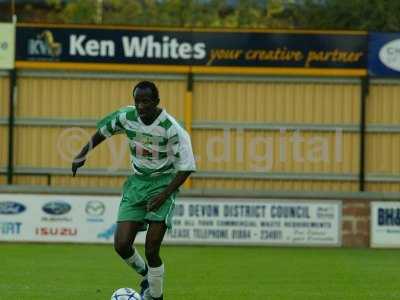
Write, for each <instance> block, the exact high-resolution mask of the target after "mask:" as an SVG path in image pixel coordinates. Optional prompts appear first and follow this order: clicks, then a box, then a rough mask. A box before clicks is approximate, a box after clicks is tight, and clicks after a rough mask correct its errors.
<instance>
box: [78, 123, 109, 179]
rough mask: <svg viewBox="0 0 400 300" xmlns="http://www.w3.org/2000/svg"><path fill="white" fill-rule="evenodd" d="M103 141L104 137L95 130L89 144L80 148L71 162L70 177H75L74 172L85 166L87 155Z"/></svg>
mask: <svg viewBox="0 0 400 300" xmlns="http://www.w3.org/2000/svg"><path fill="white" fill-rule="evenodd" d="M105 139H106V137H105V136H104V135H103V134H102V133H101V132H100V130H97V131H96V133H95V134H94V135H93V136H92V137H91V138H90V140H89V142H88V143H87V144H86V145H85V146H84V147H83V148H82V150H81V152H79V154H78V155H77V156H75V158H74V160H73V161H72V176H75V174H76V171H77V170H78V169H79V168H80V167H82V166H83V165H84V164H85V161H86V157H87V155H88V153H89V152H90V151H91V150H93V149H94V148H95V147H96V146H98V145H99V144H100V143H102V142H103V141H104V140H105Z"/></svg>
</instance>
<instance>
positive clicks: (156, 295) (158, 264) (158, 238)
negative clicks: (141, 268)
mask: <svg viewBox="0 0 400 300" xmlns="http://www.w3.org/2000/svg"><path fill="white" fill-rule="evenodd" d="M166 230H167V226H166V224H165V222H155V221H152V222H150V224H149V229H148V231H147V235H146V244H145V253H146V259H147V263H148V266H149V271H148V275H147V276H148V277H147V278H148V281H149V286H150V288H149V289H148V290H147V291H146V293H145V296H144V299H155V300H162V299H163V279H164V264H163V262H162V260H161V257H160V247H161V243H162V240H163V238H164V235H165V232H166ZM149 296H151V298H150V297H149Z"/></svg>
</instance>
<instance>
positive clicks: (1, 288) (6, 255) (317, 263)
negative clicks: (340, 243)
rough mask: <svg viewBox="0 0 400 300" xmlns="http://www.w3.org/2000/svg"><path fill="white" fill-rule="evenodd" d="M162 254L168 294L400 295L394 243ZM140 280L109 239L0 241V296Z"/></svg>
mask: <svg viewBox="0 0 400 300" xmlns="http://www.w3.org/2000/svg"><path fill="white" fill-rule="evenodd" d="M139 250H140V251H141V253H143V249H142V248H139ZM162 256H163V258H164V261H165V265H166V279H165V299H166V300H183V299H184V300H208V299H216V300H219V299H226V300H228V299H229V300H240V299H246V300H247V299H263V300H297V299H299V300H300V299H301V300H314V299H318V300H320V299H324V300H330V299H332V300H341V299H343V300H352V299H357V300H358V299H359V300H368V299H371V300H372V299H373V300H378V299H382V300H390V299H393V300H394V299H396V300H398V299H400V291H399V283H400V279H399V261H400V251H397V250H371V249H304V248H262V247H253V248H245V247H173V246H164V247H163V249H162ZM138 283H139V277H138V276H136V275H135V274H134V273H133V271H131V270H130V269H129V268H128V267H127V266H126V265H125V264H124V263H123V262H122V261H121V260H120V259H119V258H118V257H117V255H116V254H115V253H114V251H113V248H112V246H111V245H106V246H105V245H64V244H62V245H54V244H53V245H49V244H8V243H3V244H0V299H1V300H3V299H4V300H8V299H13V300H15V299H29V300H30V299H38V300H47V299H49V300H50V299H52V300H58V299H68V300H79V299H84V300H87V299H107V300H108V299H110V296H111V294H112V291H113V290H114V289H116V288H119V287H133V288H134V289H138V288H137V287H138Z"/></svg>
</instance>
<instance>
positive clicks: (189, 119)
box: [183, 91, 193, 189]
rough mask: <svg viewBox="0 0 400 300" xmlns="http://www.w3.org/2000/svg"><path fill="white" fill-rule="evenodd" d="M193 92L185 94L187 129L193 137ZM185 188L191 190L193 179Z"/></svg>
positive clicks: (189, 179) (187, 181) (188, 180)
mask: <svg viewBox="0 0 400 300" xmlns="http://www.w3.org/2000/svg"><path fill="white" fill-rule="evenodd" d="M192 111H193V92H192V91H186V94H185V119H184V122H185V128H186V131H187V132H188V133H189V135H190V136H191V135H192V124H193V113H192ZM183 186H184V188H186V189H190V188H191V187H192V179H191V178H190V177H189V178H188V179H187V180H186V182H185V184H184V185H183Z"/></svg>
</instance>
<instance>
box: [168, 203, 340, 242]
mask: <svg viewBox="0 0 400 300" xmlns="http://www.w3.org/2000/svg"><path fill="white" fill-rule="evenodd" d="M340 222H341V202H339V201H323V202H322V201H305V200H296V201H284V200H262V201H260V200H251V199H243V200H234V201H232V199H212V200H207V199H191V200H189V199H183V200H182V201H178V204H177V206H176V209H175V218H174V222H173V226H174V227H173V229H172V230H171V231H170V232H168V234H167V240H168V241H169V242H174V243H179V242H183V243H185V242H189V243H199V244H235V245H238V244H241V245H251V244H255V245H288V246H296V245H297V246H300V245H301V246H316V245H318V246H339V245H340V244H341V238H340V224H341V223H340Z"/></svg>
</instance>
